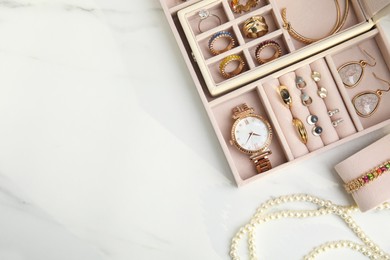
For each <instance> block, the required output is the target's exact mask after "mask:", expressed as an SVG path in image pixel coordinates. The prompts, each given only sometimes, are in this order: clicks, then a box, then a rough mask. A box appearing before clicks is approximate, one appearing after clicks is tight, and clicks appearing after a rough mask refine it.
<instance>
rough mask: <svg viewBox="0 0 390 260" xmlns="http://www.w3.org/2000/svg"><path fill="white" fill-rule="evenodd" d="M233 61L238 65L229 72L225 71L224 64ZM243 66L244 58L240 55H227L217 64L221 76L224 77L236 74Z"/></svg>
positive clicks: (227, 77)
mask: <svg viewBox="0 0 390 260" xmlns="http://www.w3.org/2000/svg"><path fill="white" fill-rule="evenodd" d="M233 61H238V66H237V67H236V68H235V69H234V70H233V71H231V72H226V70H225V69H226V66H227V65H228V64H229V63H231V62H233ZM244 66H245V62H244V60H243V59H242V58H241V56H240V55H235V54H233V55H229V56H227V57H226V58H224V59H223V60H222V61H221V63H220V64H219V71H220V72H221V74H222V76H223V77H224V78H226V79H229V78H232V77H234V76H236V75H238V74H240V73H241V71H242V69H243V68H244Z"/></svg>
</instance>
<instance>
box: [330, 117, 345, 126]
mask: <svg viewBox="0 0 390 260" xmlns="http://www.w3.org/2000/svg"><path fill="white" fill-rule="evenodd" d="M342 122H344V119H342V118H339V119H337V120H335V121H332V125H333V127H337V126H338V125H339V124H341V123H342Z"/></svg>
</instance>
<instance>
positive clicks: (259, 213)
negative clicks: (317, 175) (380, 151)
mask: <svg viewBox="0 0 390 260" xmlns="http://www.w3.org/2000/svg"><path fill="white" fill-rule="evenodd" d="M293 202H305V203H310V204H314V205H316V206H317V209H314V210H313V209H306V210H286V209H281V210H275V208H276V207H278V206H280V205H282V204H286V203H293ZM389 209H390V204H389V203H384V204H382V205H381V206H379V207H378V208H377V209H376V210H377V211H381V210H389ZM356 211H358V208H357V207H356V206H342V205H337V204H335V203H333V202H331V201H329V200H324V199H321V198H318V197H315V196H311V195H307V194H294V195H287V196H280V197H277V198H274V199H270V200H268V201H266V202H265V203H263V204H261V205H260V207H259V208H258V209H257V210H256V213H255V214H254V215H253V216H252V218H251V219H250V221H249V223H248V224H246V225H245V226H243V227H241V228H240V229H239V231H238V232H237V233H236V235H235V236H234V237H233V239H232V242H231V246H230V257H231V259H232V260H239V259H240V256H239V254H238V247H239V243H240V241H241V239H243V238H244V237H245V238H246V237H247V238H248V246H247V248H248V250H249V252H248V256H249V258H250V259H251V260H256V259H259V258H258V256H257V248H256V235H257V234H256V233H255V232H256V229H257V228H258V227H259V226H260V224H265V223H266V222H269V221H271V220H277V219H282V218H290V219H291V218H294V219H304V218H313V217H319V216H324V215H332V214H333V215H336V216H338V217H339V218H340V219H341V220H343V221H344V222H345V224H346V226H347V227H348V228H350V229H351V231H352V232H353V233H354V234H355V235H356V237H357V239H358V240H360V242H359V243H358V242H353V241H349V240H338V241H331V242H326V243H323V244H321V245H319V246H317V247H315V248H314V249H313V250H311V251H310V252H309V253H308V254H307V255H306V256H304V258H303V259H304V260H313V259H315V258H316V257H317V256H318V255H319V254H321V253H324V252H326V251H329V250H331V249H341V248H349V249H351V250H354V251H356V252H359V253H361V254H363V255H364V256H367V257H369V258H370V259H381V260H389V259H390V255H389V254H387V253H386V252H385V251H383V249H381V248H380V247H379V246H378V245H377V244H375V243H374V242H373V241H372V240H371V239H370V237H369V236H368V235H367V234H366V233H365V232H364V231H363V230H362V228H361V227H359V226H358V225H357V223H356V222H355V220H354V219H353V218H352V217H351V213H353V212H356Z"/></svg>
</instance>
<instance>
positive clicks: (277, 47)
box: [255, 40, 282, 64]
mask: <svg viewBox="0 0 390 260" xmlns="http://www.w3.org/2000/svg"><path fill="white" fill-rule="evenodd" d="M266 48H272V49H274V54H273V55H272V56H271V57H269V58H261V56H260V54H261V52H262V51H263V50H264V49H266ZM281 55H282V49H281V48H280V45H279V43H277V42H275V41H272V40H270V41H264V42H262V43H260V44H259V46H257V48H256V51H255V56H256V60H257V61H258V62H259V63H260V64H264V63H267V62H269V61H271V60H274V59H277V58H279V57H280V56H281Z"/></svg>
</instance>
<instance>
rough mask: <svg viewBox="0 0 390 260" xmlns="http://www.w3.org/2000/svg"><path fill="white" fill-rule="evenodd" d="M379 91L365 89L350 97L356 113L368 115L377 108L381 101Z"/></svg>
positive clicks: (362, 115) (363, 115)
mask: <svg viewBox="0 0 390 260" xmlns="http://www.w3.org/2000/svg"><path fill="white" fill-rule="evenodd" d="M381 96H382V92H381V91H379V90H378V91H376V92H373V91H365V92H361V93H359V94H357V95H356V96H354V97H353V99H352V104H353V106H354V107H355V110H356V113H357V114H358V115H359V116H361V117H370V116H371V115H373V114H374V113H375V112H376V110H377V109H378V106H379V103H380V102H381Z"/></svg>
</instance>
